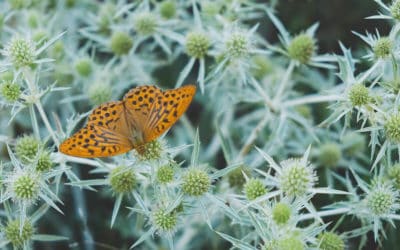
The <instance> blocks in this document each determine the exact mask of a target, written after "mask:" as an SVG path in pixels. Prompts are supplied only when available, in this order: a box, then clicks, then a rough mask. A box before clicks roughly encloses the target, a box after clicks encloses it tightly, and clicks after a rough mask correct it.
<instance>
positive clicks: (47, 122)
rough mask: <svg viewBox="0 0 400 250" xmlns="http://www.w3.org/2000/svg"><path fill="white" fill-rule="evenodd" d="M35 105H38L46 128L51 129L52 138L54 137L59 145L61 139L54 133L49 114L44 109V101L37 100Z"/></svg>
mask: <svg viewBox="0 0 400 250" xmlns="http://www.w3.org/2000/svg"><path fill="white" fill-rule="evenodd" d="M35 105H36V108H37V109H38V111H39V114H40V116H41V118H42V120H43V122H44V125H45V126H46V128H47V131H49V133H50V136H51V138H53V141H54V143H55V144H56V145H57V146H58V145H59V144H60V141H59V140H58V138H57V136H56V134H55V133H54V131H53V129H52V127H51V125H50V122H49V120H48V119H47V115H46V113H45V112H44V110H43V106H42V103H41V102H40V100H37V102H36V103H35Z"/></svg>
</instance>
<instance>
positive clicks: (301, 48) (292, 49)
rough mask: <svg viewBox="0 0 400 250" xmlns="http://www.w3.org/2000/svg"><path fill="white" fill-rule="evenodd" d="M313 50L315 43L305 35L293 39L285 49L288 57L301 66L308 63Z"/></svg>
mask: <svg viewBox="0 0 400 250" xmlns="http://www.w3.org/2000/svg"><path fill="white" fill-rule="evenodd" d="M315 50H316V45H315V41H314V39H313V38H312V37H311V36H309V35H307V34H300V35H298V36H296V37H294V38H293V40H292V41H291V43H290V44H289V46H288V48H287V51H288V54H289V57H290V58H291V59H293V60H296V61H299V62H300V63H303V64H307V63H309V62H310V60H311V57H312V56H313V55H314V53H315Z"/></svg>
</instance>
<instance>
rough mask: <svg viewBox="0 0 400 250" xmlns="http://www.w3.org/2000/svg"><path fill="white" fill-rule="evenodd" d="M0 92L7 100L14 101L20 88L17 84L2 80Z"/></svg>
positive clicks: (19, 94) (17, 97)
mask: <svg viewBox="0 0 400 250" xmlns="http://www.w3.org/2000/svg"><path fill="white" fill-rule="evenodd" d="M0 93H1V96H3V98H4V99H5V100H6V101H8V102H15V101H17V100H18V99H19V97H20V96H21V88H20V87H19V85H18V84H16V83H12V82H9V81H4V82H3V83H2V84H1V86H0Z"/></svg>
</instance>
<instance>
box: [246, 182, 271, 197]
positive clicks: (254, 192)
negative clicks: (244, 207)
mask: <svg viewBox="0 0 400 250" xmlns="http://www.w3.org/2000/svg"><path fill="white" fill-rule="evenodd" d="M244 193H245V194H246V197H247V199H248V200H255V199H256V198H258V197H260V196H263V195H264V194H266V193H267V189H266V188H265V186H264V184H263V183H262V182H261V180H260V179H255V178H252V179H250V180H248V181H247V182H246V184H245V185H244Z"/></svg>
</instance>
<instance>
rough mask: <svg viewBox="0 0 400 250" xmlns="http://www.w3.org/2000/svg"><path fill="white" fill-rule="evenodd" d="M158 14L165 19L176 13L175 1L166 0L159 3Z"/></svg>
mask: <svg viewBox="0 0 400 250" xmlns="http://www.w3.org/2000/svg"><path fill="white" fill-rule="evenodd" d="M160 15H161V16H162V17H163V18H165V19H171V18H173V17H174V16H175V15H176V3H175V1H173V0H166V1H163V2H162V3H161V4H160Z"/></svg>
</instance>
